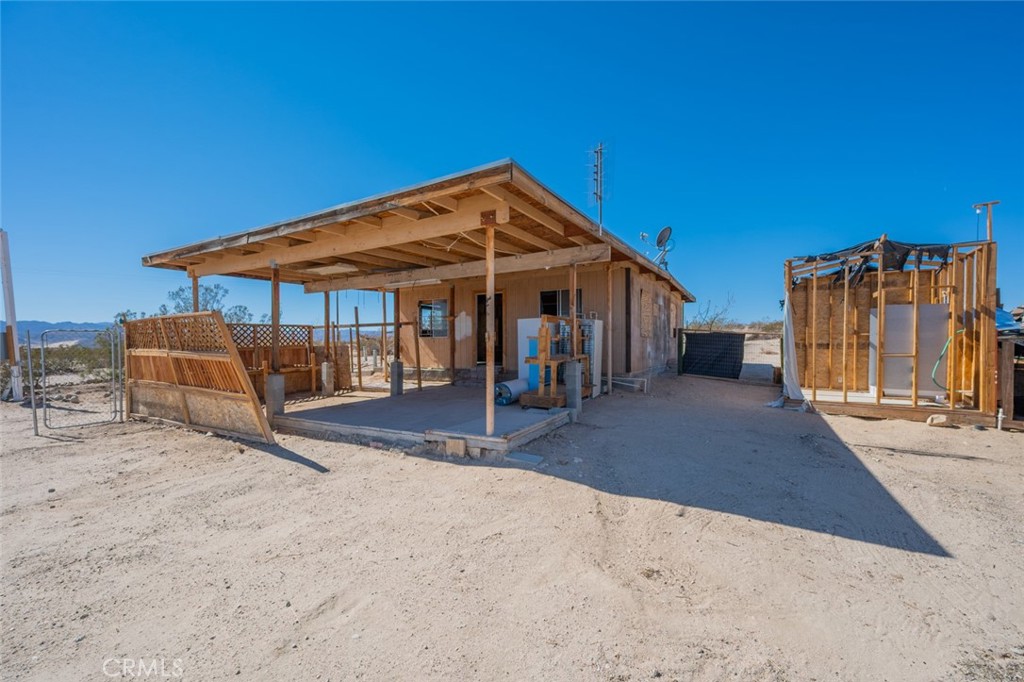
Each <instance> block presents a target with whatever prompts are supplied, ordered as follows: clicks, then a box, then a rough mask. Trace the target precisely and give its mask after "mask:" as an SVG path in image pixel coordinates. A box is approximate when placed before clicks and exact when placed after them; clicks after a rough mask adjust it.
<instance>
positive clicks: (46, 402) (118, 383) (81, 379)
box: [23, 328, 124, 429]
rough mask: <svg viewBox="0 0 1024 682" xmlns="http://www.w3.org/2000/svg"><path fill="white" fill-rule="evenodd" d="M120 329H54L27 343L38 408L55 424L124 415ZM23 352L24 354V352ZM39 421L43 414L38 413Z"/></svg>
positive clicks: (64, 425)
mask: <svg viewBox="0 0 1024 682" xmlns="http://www.w3.org/2000/svg"><path fill="white" fill-rule="evenodd" d="M122 348H123V346H122V342H121V332H120V330H119V329H117V328H110V329H106V330H103V331H81V330H64V329H49V330H46V331H44V332H43V333H42V335H41V338H40V344H39V348H33V347H32V345H31V343H29V344H27V345H26V347H25V351H26V353H25V355H27V356H28V358H26V365H27V367H28V371H27V372H23V375H27V376H28V378H29V380H30V384H31V386H30V391H31V396H32V401H33V410H34V411H38V410H41V411H42V413H43V424H44V426H46V427H47V428H50V429H61V428H67V427H72V426H87V425H91V424H102V423H107V422H113V421H119V420H123V418H124V415H123V407H122V406H123V400H122V398H123V378H124V377H123V369H122V368H123V364H124V363H123V361H122ZM23 357H24V356H23ZM37 422H38V419H37Z"/></svg>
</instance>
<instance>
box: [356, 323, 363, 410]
mask: <svg viewBox="0 0 1024 682" xmlns="http://www.w3.org/2000/svg"><path fill="white" fill-rule="evenodd" d="M354 314H355V322H356V376H357V377H358V381H359V390H360V391H361V390H363V341H362V336H361V334H360V333H359V306H356V307H355V311H354Z"/></svg>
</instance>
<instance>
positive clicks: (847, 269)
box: [842, 264, 850, 403]
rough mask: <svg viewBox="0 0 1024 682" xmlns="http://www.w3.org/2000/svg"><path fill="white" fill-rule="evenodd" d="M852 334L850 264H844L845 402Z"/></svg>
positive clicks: (848, 383) (848, 387)
mask: <svg viewBox="0 0 1024 682" xmlns="http://www.w3.org/2000/svg"><path fill="white" fill-rule="evenodd" d="M849 336H850V266H849V265H846V264H844V265H843V374H842V376H843V402H844V403H845V402H847V401H848V393H849V391H850V382H849V380H848V379H849V368H848V367H847V366H846V363H847V349H846V346H847V338H848V337H849Z"/></svg>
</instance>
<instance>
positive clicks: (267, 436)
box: [125, 311, 274, 443]
mask: <svg viewBox="0 0 1024 682" xmlns="http://www.w3.org/2000/svg"><path fill="white" fill-rule="evenodd" d="M125 372H126V376H125V382H126V386H127V394H126V404H127V406H128V415H129V416H130V417H133V418H136V419H154V420H158V421H164V422H170V423H173V424H179V425H181V426H186V427H188V428H192V429H196V430H199V431H212V432H214V433H219V434H222V435H227V436H235V437H238V438H244V439H247V440H255V441H262V442H265V443H273V442H274V435H273V433H272V432H271V430H270V424H269V423H268V422H267V418H266V416H265V415H264V414H263V410H262V409H261V408H260V403H259V399H258V398H257V397H256V391H255V390H254V389H253V385H252V382H251V381H250V380H249V375H248V373H247V372H246V370H245V367H244V366H243V365H242V360H241V358H240V357H239V355H238V349H237V348H236V347H235V344H234V342H233V341H232V340H231V334H230V332H229V331H228V328H227V326H226V325H225V324H224V319H223V318H222V317H221V314H220V313H219V312H216V311H211V312H201V313H188V314H184V315H165V316H160V317H147V318H144V319H141V320H133V321H131V322H126V323H125Z"/></svg>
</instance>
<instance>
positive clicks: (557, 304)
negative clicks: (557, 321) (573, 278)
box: [540, 289, 583, 317]
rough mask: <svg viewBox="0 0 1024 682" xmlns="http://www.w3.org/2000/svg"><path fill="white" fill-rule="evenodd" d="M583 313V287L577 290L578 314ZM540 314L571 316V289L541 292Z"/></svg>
mask: <svg viewBox="0 0 1024 682" xmlns="http://www.w3.org/2000/svg"><path fill="white" fill-rule="evenodd" d="M582 313H583V289H577V290H576V314H577V315H581V314H582ZM540 314H541V315H557V316H558V317H569V290H568V289H557V290H552V291H542V292H540Z"/></svg>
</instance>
